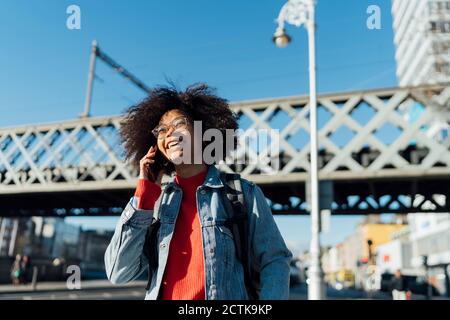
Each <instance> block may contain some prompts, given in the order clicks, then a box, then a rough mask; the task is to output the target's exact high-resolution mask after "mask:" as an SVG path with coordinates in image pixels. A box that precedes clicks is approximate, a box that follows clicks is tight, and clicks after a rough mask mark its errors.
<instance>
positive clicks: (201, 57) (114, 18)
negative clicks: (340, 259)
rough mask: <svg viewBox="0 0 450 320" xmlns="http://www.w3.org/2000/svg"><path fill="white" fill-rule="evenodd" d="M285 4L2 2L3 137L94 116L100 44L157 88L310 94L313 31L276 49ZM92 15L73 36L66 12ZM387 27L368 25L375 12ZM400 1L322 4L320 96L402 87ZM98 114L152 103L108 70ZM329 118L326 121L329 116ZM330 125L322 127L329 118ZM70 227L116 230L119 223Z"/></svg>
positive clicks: (305, 233)
mask: <svg viewBox="0 0 450 320" xmlns="http://www.w3.org/2000/svg"><path fill="white" fill-rule="evenodd" d="M284 3H285V1H284V0H258V1H237V0H228V1H206V0H191V1H186V0H184V1H181V0H179V1H174V0H173V1H137V0H134V1H114V0H108V1H106V0H96V1H87V0H85V1H76V0H72V1H64V0H47V1H45V2H44V1H37V0H34V1H24V0H14V1H12V0H7V1H2V4H1V7H0V42H1V44H2V45H1V49H0V70H2V72H1V73H0V97H1V100H0V114H1V115H2V116H1V117H0V127H5V126H14V125H19V124H32V123H43V122H50V121H59V120H65V119H73V118H75V117H77V115H78V114H79V113H81V112H82V111H83V103H84V94H85V89H86V80H87V71H88V62H89V61H88V56H89V50H90V44H91V41H92V40H93V39H97V41H98V42H99V45H100V47H101V48H102V50H104V51H105V52H107V53H108V54H109V55H110V56H111V57H113V58H114V59H115V60H116V61H117V62H119V63H121V64H122V65H124V66H125V67H127V68H128V69H129V70H130V71H132V72H133V73H134V74H135V75H137V76H138V78H140V79H141V80H142V81H143V82H145V83H146V84H147V85H149V86H153V85H156V84H164V83H165V81H166V79H167V78H169V79H172V80H174V81H175V82H176V83H177V84H178V85H179V86H180V87H184V86H186V85H188V84H190V83H193V82H199V81H202V82H203V81H204V82H207V83H209V84H210V85H212V86H214V87H216V88H217V89H218V93H219V94H220V95H222V96H224V97H225V98H227V99H229V100H230V101H240V100H246V99H260V98H265V97H278V96H286V95H296V94H306V93H307V92H308V64H307V62H308V59H307V58H308V56H307V52H308V51H307V36H306V31H305V30H304V29H303V28H302V29H298V28H295V27H292V26H288V27H287V31H288V33H289V34H290V35H291V36H292V38H293V42H292V43H291V45H290V46H288V47H287V48H284V49H278V48H276V47H275V46H274V45H273V43H272V42H271V37H272V34H273V32H274V30H275V28H276V24H275V22H274V20H275V18H276V17H277V15H278V12H279V10H280V8H281V6H282V5H283V4H284ZM71 4H76V5H78V6H79V7H80V8H81V30H69V29H67V28H66V19H67V17H68V14H67V13H66V8H67V7H68V6H69V5H71ZM372 4H375V5H378V6H379V7H380V9H381V29H380V30H369V29H368V28H367V26H366V20H367V18H368V14H367V13H366V10H367V7H368V6H369V5H372ZM390 6H391V1H390V0H370V1H366V0H341V1H336V0H319V1H318V6H317V26H318V28H317V67H318V78H317V81H318V83H317V87H318V91H319V92H321V93H324V92H339V91H352V90H359V89H368V88H381V87H393V86H396V85H397V79H396V76H395V59H394V54H395V51H394V45H393V31H392V17H391V8H390ZM96 74H97V77H98V79H97V80H96V81H95V84H94V95H93V102H92V115H94V116H99V115H113V114H119V113H121V112H122V111H123V110H124V109H125V108H126V107H128V106H129V105H131V104H132V103H135V102H136V101H139V100H140V99H142V98H143V97H144V95H143V93H142V92H141V91H140V90H139V89H136V88H135V87H133V86H132V85H130V84H129V83H128V82H127V81H125V80H123V79H122V78H120V77H118V76H117V75H116V74H115V73H114V72H113V71H112V70H110V69H109V68H107V67H106V66H105V65H104V64H103V63H102V62H100V61H99V62H98V64H97V70H96ZM319 117H320V115H319ZM319 122H320V119H319ZM77 219H79V220H74V219H71V221H72V222H75V223H83V224H84V225H85V226H86V227H90V226H104V227H112V226H113V225H114V222H115V221H116V219H117V218H113V219H107V220H108V221H105V220H101V221H100V220H98V219H96V218H90V219H82V218H77ZM360 219H361V217H333V218H332V223H331V230H330V232H329V233H328V234H325V235H324V236H323V240H324V243H334V242H336V241H340V240H342V239H343V238H344V237H345V236H346V235H347V234H349V233H350V232H351V231H352V230H353V229H354V226H355V224H356V223H357V222H358V221H359V220H360ZM276 220H277V223H278V225H279V227H280V229H281V231H282V233H283V234H284V235H285V238H286V239H287V241H289V242H290V243H296V244H298V245H301V246H302V247H303V248H304V247H306V246H307V244H308V241H309V240H308V239H309V219H308V218H307V217H300V218H298V217H276Z"/></svg>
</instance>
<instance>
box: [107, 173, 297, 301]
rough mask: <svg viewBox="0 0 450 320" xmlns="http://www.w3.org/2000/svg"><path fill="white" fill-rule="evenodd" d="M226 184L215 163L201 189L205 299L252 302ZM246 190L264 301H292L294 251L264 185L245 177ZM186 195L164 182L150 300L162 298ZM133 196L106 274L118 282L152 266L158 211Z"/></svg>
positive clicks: (253, 252)
mask: <svg viewBox="0 0 450 320" xmlns="http://www.w3.org/2000/svg"><path fill="white" fill-rule="evenodd" d="M222 188H224V185H223V183H222V181H221V180H220V178H219V171H218V170H217V169H216V168H215V167H214V166H209V168H208V172H207V175H206V178H205V181H204V183H203V185H201V186H200V187H199V188H198V189H197V192H196V197H197V209H198V214H199V218H200V224H201V230H202V243H203V256H204V266H205V272H204V275H205V297H206V299H207V300H215V299H218V300H234V299H245V300H247V299H248V298H249V296H248V294H247V292H246V289H245V285H244V272H243V266H242V264H241V263H240V261H239V260H238V259H237V257H236V253H235V246H234V240H233V233H232V232H231V230H230V229H228V228H227V227H225V225H224V222H225V221H226V219H227V214H226V210H225V208H226V206H225V204H224V201H228V200H227V199H226V197H225V196H223V193H222V192H221V191H222V190H221V189H222ZM242 189H243V192H244V196H245V202H246V205H247V211H248V214H249V228H250V232H249V241H250V245H251V249H250V250H249V255H250V261H251V263H252V264H253V266H254V267H255V268H256V270H258V271H259V274H260V292H259V299H261V300H267V299H288V297H289V270H290V269H289V263H290V260H291V258H292V253H291V252H290V251H289V250H288V248H287V247H286V244H285V242H284V240H283V238H282V236H281V234H280V231H279V230H278V227H277V225H276V224H275V221H274V218H273V216H272V212H271V210H270V208H269V206H268V204H267V202H266V199H265V197H264V195H263V193H262V191H261V189H260V188H259V187H258V186H257V185H255V184H254V183H252V182H249V181H247V180H245V179H242ZM181 199H182V190H181V188H180V187H179V186H178V185H177V184H176V183H175V182H174V181H173V180H171V181H170V182H168V183H166V184H163V185H162V192H161V195H160V197H159V199H158V200H157V202H156V204H155V208H154V210H159V215H160V219H161V220H160V221H161V226H160V229H159V232H158V243H159V246H158V248H157V249H158V269H157V271H156V272H153V273H152V279H151V283H150V288H149V290H148V291H147V292H146V295H145V299H146V300H156V299H158V296H159V290H160V287H161V282H162V278H163V275H164V270H165V267H166V263H167V258H168V253H169V246H170V240H171V238H172V235H173V231H174V228H175V222H176V219H177V215H178V213H179V209H180V204H181ZM133 200H134V197H133V198H131V199H130V201H129V203H128V204H127V205H126V207H125V209H124V210H123V212H122V214H121V216H120V219H119V221H118V223H117V226H116V229H115V232H114V235H113V237H112V239H111V242H110V243H109V245H108V248H107V249H106V252H105V267H106V274H107V276H108V279H109V280H110V281H111V282H112V283H114V284H121V283H126V282H129V281H131V280H134V279H136V278H137V277H139V276H140V275H141V274H142V273H143V272H144V271H145V270H147V268H148V260H147V258H146V257H145V255H144V254H143V251H142V249H143V245H144V240H145V235H146V231H147V228H148V226H149V225H150V223H151V221H152V217H153V210H141V209H136V206H135V204H134V201H133Z"/></svg>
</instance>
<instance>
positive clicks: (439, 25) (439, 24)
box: [430, 21, 450, 33]
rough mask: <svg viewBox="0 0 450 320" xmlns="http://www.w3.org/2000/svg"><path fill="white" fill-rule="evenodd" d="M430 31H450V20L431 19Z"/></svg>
mask: <svg viewBox="0 0 450 320" xmlns="http://www.w3.org/2000/svg"><path fill="white" fill-rule="evenodd" d="M430 31H431V32H433V33H450V21H431V22H430Z"/></svg>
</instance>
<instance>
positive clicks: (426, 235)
mask: <svg viewBox="0 0 450 320" xmlns="http://www.w3.org/2000/svg"><path fill="white" fill-rule="evenodd" d="M408 220H409V224H410V229H411V232H410V241H411V248H412V259H411V265H412V266H413V267H414V268H418V269H423V268H424V267H425V266H424V258H425V257H426V263H427V266H428V268H429V270H428V275H429V276H430V282H431V284H432V285H433V286H434V287H435V288H436V289H437V290H438V291H439V293H440V294H442V295H447V296H450V279H449V273H450V267H449V266H450V214H448V213H436V214H428V213H413V214H410V215H409V216H408Z"/></svg>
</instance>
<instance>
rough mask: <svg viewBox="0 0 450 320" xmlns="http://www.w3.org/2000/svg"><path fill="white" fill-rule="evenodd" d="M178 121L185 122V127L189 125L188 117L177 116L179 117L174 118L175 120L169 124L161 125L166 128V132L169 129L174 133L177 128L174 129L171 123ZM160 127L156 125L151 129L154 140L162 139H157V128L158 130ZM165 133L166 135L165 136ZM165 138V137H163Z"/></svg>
mask: <svg viewBox="0 0 450 320" xmlns="http://www.w3.org/2000/svg"><path fill="white" fill-rule="evenodd" d="M179 119H184V121H185V126H186V127H187V126H188V125H189V123H190V121H189V119H188V117H186V116H179V117H176V118H175V119H173V120H172V121H171V122H170V123H169V124H163V125H164V126H167V132H168V131H169V129H170V128H173V131H175V130H176V129H177V128H175V126H174V125H173V123H174V122H175V121H177V120H179ZM160 127H161V124H158V125H157V126H156V127H155V128H154V129H152V134H153V136H154V137H155V138H156V139H158V140H159V139H163V138H160V137H159V132H158V131H157V130H158V128H160ZM167 132H166V135H167ZM164 137H165V136H164Z"/></svg>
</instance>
